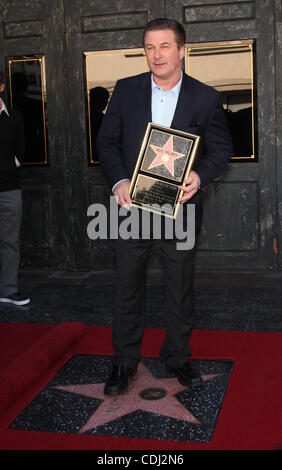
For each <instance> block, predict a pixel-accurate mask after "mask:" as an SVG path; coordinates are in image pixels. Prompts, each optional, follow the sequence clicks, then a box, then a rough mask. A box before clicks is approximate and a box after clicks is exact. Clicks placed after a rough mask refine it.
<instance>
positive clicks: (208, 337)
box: [0, 323, 282, 451]
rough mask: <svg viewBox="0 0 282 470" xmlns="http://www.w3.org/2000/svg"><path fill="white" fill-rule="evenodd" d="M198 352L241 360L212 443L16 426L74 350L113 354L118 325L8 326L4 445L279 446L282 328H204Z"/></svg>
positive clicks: (154, 343) (148, 341)
mask: <svg viewBox="0 0 282 470" xmlns="http://www.w3.org/2000/svg"><path fill="white" fill-rule="evenodd" d="M163 338H164V331H163V330H155V329H148V330H146V332H145V337H144V342H143V356H144V357H157V356H158V351H159V348H160V345H161V342H162V340H163ZM191 342H192V350H193V358H194V359H228V360H232V361H235V366H234V369H233V372H232V376H231V380H230V382H229V385H228V389H227V392H226V395H225V398H224V401H223V405H222V407H221V410H220V414H219V417H218V421H217V425H216V428H215V431H214V433H213V436H212V439H211V441H210V442H209V443H197V442H187V443H185V442H174V441H162V440H153V439H129V438H120V437H101V436H95V435H77V434H63V433H61V434H60V433H58V434H56V433H49V432H33V431H32V432H30V431H22V430H13V429H8V427H9V425H10V423H11V422H12V421H13V420H14V419H15V417H16V416H17V415H18V414H19V413H20V411H21V410H22V409H23V408H25V407H26V406H27V404H28V403H30V401H31V400H32V399H34V398H35V397H36V396H37V395H38V393H39V392H40V391H41V390H42V389H43V388H44V387H45V386H46V384H48V383H49V382H50V380H51V379H52V378H53V376H54V375H55V374H56V373H57V371H58V370H60V369H61V368H62V366H63V365H64V364H65V363H66V361H68V360H69V359H70V358H71V357H72V356H73V354H96V355H111V354H112V348H111V329H110V328H107V327H88V328H86V327H85V325H84V324H81V323H63V324H61V325H57V326H52V325H28V324H23V325H15V324H1V325H0V449H1V450H105V451H110V450H126V449H128V450H168V451H169V450H275V449H278V448H281V444H282V404H281V396H282V370H281V357H282V335H281V334H279V333H277V334H275V333H249V332H223V331H200V330H196V331H194V333H193V336H192V340H191Z"/></svg>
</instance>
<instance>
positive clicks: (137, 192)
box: [129, 122, 200, 219]
mask: <svg viewBox="0 0 282 470" xmlns="http://www.w3.org/2000/svg"><path fill="white" fill-rule="evenodd" d="M199 141H200V136H198V135H194V134H189V133H187V132H183V131H179V130H176V129H171V128H169V127H164V126H160V125H158V124H153V123H151V122H150V123H148V125H147V129H146V132H145V136H144V139H143V142H142V145H141V149H140V152H139V156H138V160H137V163H136V166H135V170H134V173H133V177H132V180H131V184H130V189H129V192H130V197H131V199H132V205H133V206H135V207H138V208H141V209H144V210H147V211H150V212H154V213H158V214H160V215H164V216H166V217H170V218H173V219H175V218H176V216H177V212H178V209H179V205H180V203H179V202H178V200H179V198H180V197H181V196H182V194H183V190H181V189H180V187H179V186H184V184H185V180H186V178H187V177H188V175H189V173H190V171H191V169H192V166H193V163H194V160H195V157H196V152H197V148H198V145H199Z"/></svg>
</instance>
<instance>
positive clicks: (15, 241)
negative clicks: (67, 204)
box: [0, 71, 30, 305]
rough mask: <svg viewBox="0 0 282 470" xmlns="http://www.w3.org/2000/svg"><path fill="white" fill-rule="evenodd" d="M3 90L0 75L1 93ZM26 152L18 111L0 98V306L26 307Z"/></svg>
mask: <svg viewBox="0 0 282 470" xmlns="http://www.w3.org/2000/svg"><path fill="white" fill-rule="evenodd" d="M4 89H5V80H4V74H3V72H1V71H0V93H3V91H4ZM24 149H25V139H24V126H23V122H22V118H21V116H20V114H19V112H18V111H16V110H15V109H10V108H8V107H7V106H6V104H5V103H4V101H3V99H2V98H0V269H1V270H0V302H1V303H9V304H14V305H26V304H28V303H29V302H30V299H29V298H28V297H27V296H26V295H23V294H21V293H20V292H19V290H18V270H19V265H20V228H21V221H22V193H21V189H20V176H19V167H20V165H21V162H22V159H23V155H24Z"/></svg>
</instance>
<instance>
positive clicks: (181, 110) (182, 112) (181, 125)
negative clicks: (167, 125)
mask: <svg viewBox="0 0 282 470" xmlns="http://www.w3.org/2000/svg"><path fill="white" fill-rule="evenodd" d="M192 116H193V104H192V99H191V94H190V93H189V77H188V75H186V74H183V79H182V84H181V88H180V92H179V97H178V101H177V105H176V109H175V113H174V116H173V119H172V123H171V127H172V129H179V130H185V129H187V128H188V127H189V126H190V124H191V120H192Z"/></svg>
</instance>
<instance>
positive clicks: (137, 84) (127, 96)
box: [97, 72, 233, 204]
mask: <svg viewBox="0 0 282 470" xmlns="http://www.w3.org/2000/svg"><path fill="white" fill-rule="evenodd" d="M151 94H152V93H151V73H150V72H147V73H143V74H140V75H136V76H133V77H128V78H124V79H121V80H118V81H117V83H116V86H115V89H114V92H113V95H112V97H111V100H110V103H109V106H108V109H107V112H106V115H105V117H104V118H103V121H102V125H101V128H100V131H99V136H98V139H97V149H98V152H99V158H100V162H101V165H102V168H103V170H104V173H105V175H106V178H107V179H108V181H109V184H110V185H111V187H113V185H114V184H116V183H117V182H118V181H120V180H122V179H125V178H128V179H129V180H130V179H131V177H132V174H133V171H134V168H135V165H136V161H137V158H138V154H139V151H140V147H141V143H142V140H143V137H144V134H145V131H146V127H147V124H148V122H151V121H152V113H151ZM171 128H173V129H178V130H181V131H186V132H190V133H192V134H197V135H200V136H201V139H200V145H199V148H198V152H197V156H196V160H195V163H194V167H193V170H195V171H196V172H197V173H198V175H199V177H200V179H201V187H202V188H203V187H205V186H207V185H208V184H209V183H210V182H211V181H212V180H214V178H216V177H218V176H219V175H220V173H221V172H222V170H223V169H224V168H225V166H226V165H227V163H228V162H229V159H230V157H231V156H232V152H233V146H232V138H231V134H230V130H229V127H228V124H227V121H226V118H225V113H224V110H223V107H222V100H221V94H220V93H219V92H218V91H216V90H215V89H214V88H212V87H209V86H207V85H205V84H203V83H201V82H199V81H198V80H195V79H194V78H192V77H190V76H188V75H186V74H185V73H184V74H183V80H182V84H181V88H180V93H179V98H178V102H177V106H176V109H175V113H174V117H173V120H172V123H171ZM200 199H201V191H198V192H197V193H196V195H195V196H194V197H193V198H192V199H191V200H190V201H189V202H190V203H196V204H197V203H199V202H200Z"/></svg>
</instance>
